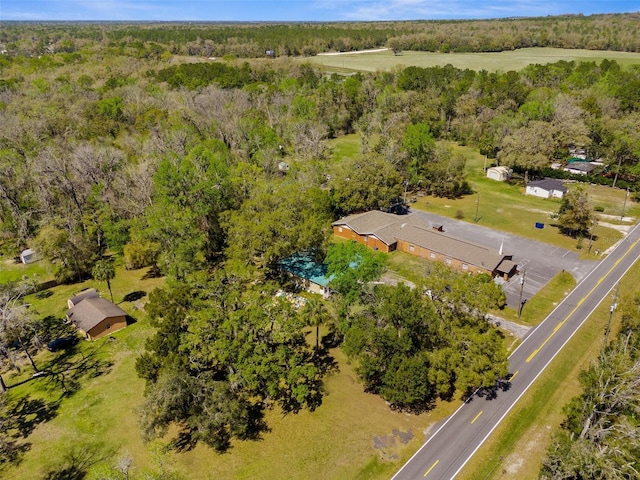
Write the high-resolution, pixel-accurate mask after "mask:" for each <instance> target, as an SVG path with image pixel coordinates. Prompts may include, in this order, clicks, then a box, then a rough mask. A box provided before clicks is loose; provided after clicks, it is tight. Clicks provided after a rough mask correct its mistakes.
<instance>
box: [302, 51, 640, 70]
mask: <svg viewBox="0 0 640 480" xmlns="http://www.w3.org/2000/svg"><path fill="white" fill-rule="evenodd" d="M604 59H609V60H615V61H616V62H618V63H619V64H620V65H622V66H629V65H634V64H640V53H630V52H612V51H603V50H579V49H576V50H570V49H563V48H522V49H519V50H511V51H505V52H491V53H433V52H416V51H405V52H402V54H401V55H394V53H393V51H391V50H385V51H382V52H362V53H347V54H338V55H316V56H314V57H308V58H304V59H301V61H304V62H305V63H306V62H311V63H315V64H317V65H320V66H322V67H323V68H325V69H326V70H328V71H331V72H343V73H344V72H353V71H361V72H376V71H390V70H393V69H398V68H406V67H410V66H416V67H422V68H429V67H444V66H445V65H452V66H454V67H456V68H460V69H467V68H468V69H471V70H476V71H480V70H486V71H488V72H507V71H510V70H514V71H518V70H522V69H523V68H524V67H526V66H527V65H531V64H546V63H555V62H559V61H560V60H566V61H576V62H596V63H600V62H601V61H602V60H604Z"/></svg>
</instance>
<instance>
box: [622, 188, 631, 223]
mask: <svg viewBox="0 0 640 480" xmlns="http://www.w3.org/2000/svg"><path fill="white" fill-rule="evenodd" d="M628 197H629V187H627V194H626V195H625V196H624V203H623V204H622V213H621V214H620V221H622V220H623V219H624V209H625V208H627V198H628Z"/></svg>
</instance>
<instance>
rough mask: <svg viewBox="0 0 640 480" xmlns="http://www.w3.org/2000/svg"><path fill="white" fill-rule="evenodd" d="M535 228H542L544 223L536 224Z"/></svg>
mask: <svg viewBox="0 0 640 480" xmlns="http://www.w3.org/2000/svg"><path fill="white" fill-rule="evenodd" d="M536 228H544V223H540V222H536Z"/></svg>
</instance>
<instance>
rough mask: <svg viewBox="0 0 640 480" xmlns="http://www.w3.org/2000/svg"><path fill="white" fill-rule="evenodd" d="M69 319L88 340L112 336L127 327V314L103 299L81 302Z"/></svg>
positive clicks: (92, 298) (88, 299)
mask: <svg viewBox="0 0 640 480" xmlns="http://www.w3.org/2000/svg"><path fill="white" fill-rule="evenodd" d="M67 319H68V320H69V321H70V322H71V323H73V324H74V325H75V327H76V328H77V329H78V330H80V331H81V332H82V333H84V335H85V337H86V338H87V339H88V340H96V339H98V338H100V337H104V336H105V335H110V334H112V333H113V332H117V331H118V330H122V329H123V328H125V327H126V326H127V313H126V312H125V311H124V310H122V309H121V308H120V307H118V306H117V305H115V304H113V303H111V302H110V301H109V300H107V299H106V298H102V297H91V298H85V299H84V300H81V301H80V303H78V304H77V305H75V306H74V307H72V308H71V309H70V310H69V311H68V312H67Z"/></svg>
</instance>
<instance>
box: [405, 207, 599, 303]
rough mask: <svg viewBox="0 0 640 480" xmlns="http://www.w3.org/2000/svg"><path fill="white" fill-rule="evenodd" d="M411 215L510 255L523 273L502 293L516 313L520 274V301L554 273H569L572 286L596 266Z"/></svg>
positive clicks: (568, 254)
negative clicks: (523, 279) (522, 283)
mask: <svg viewBox="0 0 640 480" xmlns="http://www.w3.org/2000/svg"><path fill="white" fill-rule="evenodd" d="M411 213H413V214H414V215H416V216H417V217H418V218H421V219H422V220H424V221H426V222H427V223H429V224H432V225H433V224H438V225H443V226H444V231H445V233H447V234H449V235H453V236H455V237H458V238H462V239H464V240H468V241H472V242H474V243H477V244H479V245H484V246H485V247H489V248H493V249H494V250H495V251H496V252H497V251H498V250H499V249H500V246H501V245H502V247H503V252H504V253H508V254H512V255H513V261H514V262H515V263H517V264H518V270H519V271H520V272H523V273H521V274H520V275H516V276H514V277H512V278H511V279H510V280H509V281H508V282H506V283H504V284H503V285H502V289H503V290H504V292H505V294H506V296H507V305H509V306H510V307H512V308H514V309H517V308H518V306H519V305H520V286H521V283H520V282H521V279H522V277H523V274H524V277H525V282H524V285H523V287H524V288H523V292H522V298H523V299H525V300H528V299H530V298H531V297H533V296H534V295H535V294H536V293H537V292H538V291H539V290H540V289H541V288H542V287H544V286H545V285H546V284H547V283H548V282H549V280H551V279H552V278H553V277H554V276H555V275H556V274H557V273H558V272H560V271H562V270H565V271H567V272H570V273H571V274H572V275H573V278H575V280H576V282H580V281H581V280H582V279H583V278H585V277H586V276H587V275H588V274H589V272H591V270H593V269H594V268H595V266H596V265H597V264H598V262H597V261H593V260H580V257H579V255H578V254H577V253H576V252H572V251H571V250H567V249H564V248H560V247H555V246H553V245H549V244H547V243H543V242H538V241H536V240H531V239H529V238H525V237H521V236H519V235H514V234H510V233H505V232H501V231H498V230H493V229H491V228H487V227H483V226H481V225H478V224H475V223H469V222H464V221H461V220H455V219H451V218H447V217H442V216H440V215H436V214H433V213H429V212H424V211H421V210H411ZM532 228H533V227H532ZM525 308H526V305H525Z"/></svg>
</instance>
